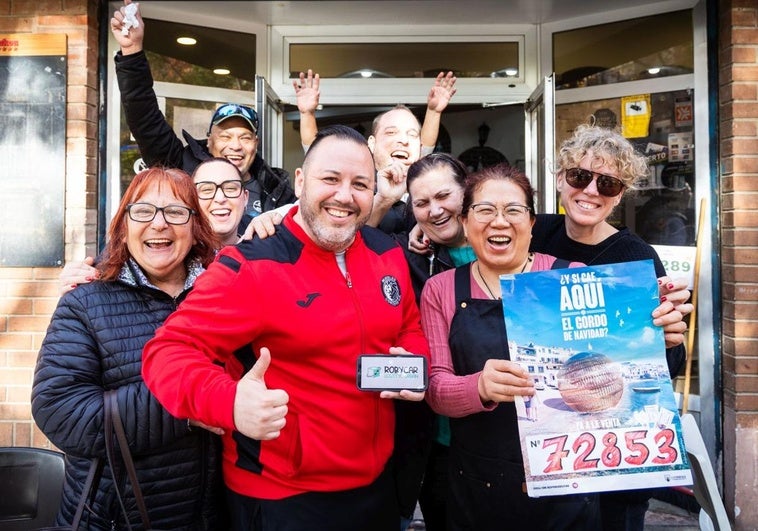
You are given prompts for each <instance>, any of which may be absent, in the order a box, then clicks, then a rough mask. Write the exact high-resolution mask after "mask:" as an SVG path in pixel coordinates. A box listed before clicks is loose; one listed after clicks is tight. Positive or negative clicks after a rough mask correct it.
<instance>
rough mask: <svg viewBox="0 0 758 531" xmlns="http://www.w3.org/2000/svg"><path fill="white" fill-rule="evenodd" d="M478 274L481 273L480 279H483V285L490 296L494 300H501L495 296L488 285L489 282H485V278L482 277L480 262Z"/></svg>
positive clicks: (477, 265)
mask: <svg viewBox="0 0 758 531" xmlns="http://www.w3.org/2000/svg"><path fill="white" fill-rule="evenodd" d="M476 272H477V273H479V278H480V279H482V283H483V284H484V287H485V288H487V292H488V293H489V294H490V297H492V298H493V299H499V298H500V297H495V294H494V293H492V290H491V289H490V287H489V285H488V284H487V281H486V280H484V276H483V275H482V270H481V269H479V262H477V263H476Z"/></svg>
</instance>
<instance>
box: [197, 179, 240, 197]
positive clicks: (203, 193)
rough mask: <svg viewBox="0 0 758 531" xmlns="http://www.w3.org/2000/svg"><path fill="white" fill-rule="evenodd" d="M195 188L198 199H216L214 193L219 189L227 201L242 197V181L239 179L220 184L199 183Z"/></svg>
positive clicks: (211, 182)
mask: <svg viewBox="0 0 758 531" xmlns="http://www.w3.org/2000/svg"><path fill="white" fill-rule="evenodd" d="M195 188H197V196H198V197H199V198H200V199H213V198H214V197H216V192H217V191H218V189H219V188H221V193H222V194H224V197H227V198H229V199H234V198H235V197H239V196H240V195H242V181H241V180H240V179H232V180H230V181H224V182H222V183H220V184H217V183H214V182H213V181H201V182H199V183H195Z"/></svg>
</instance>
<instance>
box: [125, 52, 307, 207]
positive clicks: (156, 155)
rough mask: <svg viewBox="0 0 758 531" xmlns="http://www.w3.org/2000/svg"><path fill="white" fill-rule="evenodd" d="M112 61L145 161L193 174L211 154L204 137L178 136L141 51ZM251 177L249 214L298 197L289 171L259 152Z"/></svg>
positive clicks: (131, 127) (290, 201) (286, 202)
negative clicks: (167, 119) (262, 156)
mask: <svg viewBox="0 0 758 531" xmlns="http://www.w3.org/2000/svg"><path fill="white" fill-rule="evenodd" d="M115 62H116V78H117V79H118V88H119V90H120V91H121V104H122V105H123V106H124V114H125V116H126V123H127V125H128V126H129V130H130V131H131V133H132V135H134V138H135V140H136V141H137V145H138V146H139V149H140V153H141V154H142V159H143V160H144V161H145V164H147V165H148V166H155V165H156V164H160V165H163V166H167V167H169V168H181V169H182V170H184V171H185V172H187V173H189V174H190V175H192V172H193V171H195V168H196V167H197V165H198V164H200V162H202V161H203V160H206V159H208V158H210V157H211V154H210V153H208V141H207V140H196V139H195V138H193V137H192V136H190V135H189V133H187V132H186V131H183V135H184V139H185V141H186V142H187V145H186V146H185V145H184V143H183V142H182V141H181V139H180V138H179V137H177V136H176V133H174V130H173V129H172V128H171V126H170V125H169V124H168V122H166V118H165V117H164V116H163V114H162V113H161V110H160V108H159V107H158V99H157V98H156V96H155V91H154V90H153V75H152V73H151V72H150V64H149V63H148V62H147V57H145V53H144V52H138V53H135V54H130V55H122V54H121V52H118V53H117V54H116V57H115ZM209 121H210V119H209ZM250 176H251V179H250V180H249V181H247V182H246V183H245V188H246V189H247V190H248V192H249V193H250V195H249V198H248V210H247V213H248V214H250V215H252V216H256V215H258V214H260V213H261V212H266V211H268V210H272V209H274V208H276V207H279V206H282V205H286V204H290V203H294V202H295V201H296V200H297V197H296V196H295V192H294V190H293V189H292V184H291V183H290V179H289V174H288V173H287V172H286V171H285V170H283V169H281V168H272V167H271V166H269V165H268V164H266V163H265V162H264V161H263V159H262V158H261V157H260V155H258V154H256V155H255V160H254V161H253V165H252V166H251V167H250Z"/></svg>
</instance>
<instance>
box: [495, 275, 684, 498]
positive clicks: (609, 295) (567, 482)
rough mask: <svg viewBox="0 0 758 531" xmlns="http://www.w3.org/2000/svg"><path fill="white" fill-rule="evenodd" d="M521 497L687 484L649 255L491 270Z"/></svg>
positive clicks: (656, 287)
mask: <svg viewBox="0 0 758 531" xmlns="http://www.w3.org/2000/svg"><path fill="white" fill-rule="evenodd" d="M500 283H501V287H502V294H503V309H504V314H505V326H506V330H507V333H508V347H509V350H510V357H511V360H513V361H517V362H518V363H520V364H521V365H522V366H523V367H524V368H525V369H527V370H528V372H529V375H530V376H531V378H532V379H533V380H534V384H535V390H536V395H535V396H534V397H532V398H531V399H527V400H522V399H520V398H518V397H517V400H516V411H517V414H518V424H519V435H520V438H521V450H522V454H523V457H524V469H525V473H526V485H527V492H528V494H529V496H532V497H537V496H554V495H560V494H575V493H586V492H600V491H613V490H627V489H639V488H652V487H659V486H675V485H691V484H692V476H691V472H690V468H689V462H688V459H687V453H686V451H685V448H684V441H683V439H682V431H681V423H680V420H679V414H678V411H677V405H676V401H675V399H674V394H673V389H672V385H671V379H670V377H669V374H668V369H667V365H666V351H665V342H664V337H663V330H662V329H661V328H660V327H657V326H654V325H653V322H652V317H651V314H652V312H653V310H654V309H655V308H656V307H657V306H658V304H659V300H658V283H657V280H656V275H655V268H654V267H653V261H652V260H642V261H638V262H628V263H623V264H608V265H600V266H592V267H578V268H570V269H555V270H550V271H540V272H534V273H522V274H517V275H503V276H501V277H500Z"/></svg>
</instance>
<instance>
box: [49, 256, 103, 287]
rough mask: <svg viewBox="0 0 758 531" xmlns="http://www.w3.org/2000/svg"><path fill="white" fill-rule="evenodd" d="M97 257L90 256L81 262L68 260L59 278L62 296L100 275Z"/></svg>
mask: <svg viewBox="0 0 758 531" xmlns="http://www.w3.org/2000/svg"><path fill="white" fill-rule="evenodd" d="M94 265H95V259H94V258H93V257H91V256H88V257H87V258H85V259H84V260H82V261H81V262H68V263H67V264H66V265H65V266H63V269H62V270H61V274H60V276H58V280H60V283H61V285H60V293H61V296H63V295H65V294H66V293H68V292H69V291H71V290H73V289H74V288H75V287H76V286H78V285H79V284H88V283H89V282H92V281H93V280H96V279H97V278H98V276H100V272H99V271H98V270H97V269H95V267H94Z"/></svg>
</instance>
